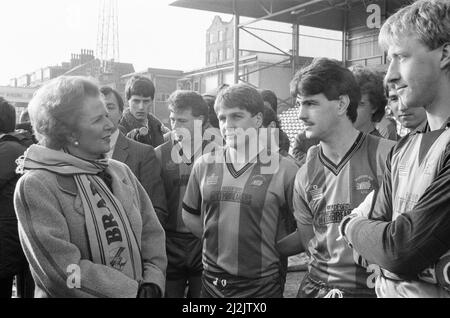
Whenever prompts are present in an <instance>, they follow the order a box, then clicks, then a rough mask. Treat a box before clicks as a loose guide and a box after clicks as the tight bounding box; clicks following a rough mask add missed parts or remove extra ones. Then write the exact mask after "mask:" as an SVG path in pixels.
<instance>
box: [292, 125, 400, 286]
mask: <svg viewBox="0 0 450 318" xmlns="http://www.w3.org/2000/svg"><path fill="white" fill-rule="evenodd" d="M393 145H394V142H393V141H390V140H387V139H382V138H378V137H375V136H372V135H369V134H364V133H359V135H358V137H357V138H356V141H355V142H354V144H353V145H352V146H351V148H350V149H349V150H348V152H347V153H346V155H345V156H344V157H343V159H342V160H341V162H340V163H339V164H334V163H333V162H332V161H331V160H330V159H328V158H327V157H326V156H325V155H324V153H323V151H322V148H321V145H320V144H319V145H317V146H313V147H312V148H310V149H309V151H308V154H307V158H306V162H305V164H304V165H303V166H302V167H301V168H300V170H299V171H298V173H297V176H296V179H295V186H294V198H293V199H294V215H295V218H296V219H297V223H299V224H302V225H307V226H312V227H313V231H314V237H313V238H312V239H311V240H310V242H309V246H308V249H309V251H310V253H311V263H310V267H309V271H310V274H311V275H312V276H313V277H315V278H317V279H319V280H320V281H322V282H324V283H325V284H328V285H330V286H336V287H337V288H347V289H356V288H368V287H367V278H368V274H369V273H367V272H366V269H365V268H363V267H361V266H359V265H357V264H355V259H354V255H353V251H352V249H351V248H349V247H348V245H347V244H346V243H345V241H344V240H337V239H338V237H339V232H338V227H339V223H340V222H341V220H342V219H343V218H344V217H345V216H346V215H348V214H350V213H351V211H352V210H353V209H354V208H356V207H358V205H359V204H360V203H361V202H362V201H363V200H364V198H365V197H366V196H367V194H369V193H370V192H371V191H372V190H377V189H378V188H379V186H380V183H381V180H382V178H383V173H384V167H385V162H386V158H387V155H388V153H389V150H390V149H391V148H392V146H393Z"/></svg>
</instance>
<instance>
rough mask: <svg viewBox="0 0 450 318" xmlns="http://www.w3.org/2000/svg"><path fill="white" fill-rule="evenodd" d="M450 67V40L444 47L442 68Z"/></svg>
mask: <svg viewBox="0 0 450 318" xmlns="http://www.w3.org/2000/svg"><path fill="white" fill-rule="evenodd" d="M449 68H450V42H448V43H445V44H444V45H443V47H442V56H441V69H443V70H444V69H449Z"/></svg>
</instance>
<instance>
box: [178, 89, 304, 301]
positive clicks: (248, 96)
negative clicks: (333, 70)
mask: <svg viewBox="0 0 450 318" xmlns="http://www.w3.org/2000/svg"><path fill="white" fill-rule="evenodd" d="M215 110H216V113H217V117H218V118H219V124H220V129H221V133H222V135H223V137H224V139H225V140H226V146H225V147H224V148H221V149H219V150H216V151H214V152H211V153H209V154H205V155H203V156H202V157H201V158H199V159H198V160H197V161H196V162H195V164H194V167H193V169H192V173H191V176H190V178H189V183H188V185H187V189H186V194H185V196H184V200H183V214H182V215H183V220H184V222H185V224H186V226H187V227H188V228H189V229H190V230H191V231H192V232H193V233H194V234H195V235H197V236H198V237H201V238H202V241H203V267H204V270H203V275H202V283H203V286H202V297H241V298H242V297H282V291H283V286H281V285H282V278H281V277H282V275H283V273H282V265H281V261H280V253H279V252H278V250H277V248H276V243H277V242H278V241H279V240H280V239H281V238H283V237H284V236H286V235H287V234H288V233H287V232H288V227H287V222H288V219H289V217H288V215H287V213H292V186H293V181H294V176H295V173H296V171H297V167H296V165H295V164H294V163H292V162H290V161H289V160H287V159H285V158H284V157H282V156H279V155H278V154H277V153H275V152H273V153H271V155H269V156H267V155H268V151H267V149H268V148H269V147H270V145H266V144H264V143H263V142H261V138H260V137H261V135H262V134H259V133H258V131H259V129H260V128H261V126H262V122H263V111H264V103H263V101H262V98H261V95H260V94H259V92H258V91H257V90H256V89H254V88H252V87H250V86H247V85H244V84H237V85H233V86H230V87H227V88H225V89H223V90H221V91H220V92H219V94H218V96H217V99H216V103H215Z"/></svg>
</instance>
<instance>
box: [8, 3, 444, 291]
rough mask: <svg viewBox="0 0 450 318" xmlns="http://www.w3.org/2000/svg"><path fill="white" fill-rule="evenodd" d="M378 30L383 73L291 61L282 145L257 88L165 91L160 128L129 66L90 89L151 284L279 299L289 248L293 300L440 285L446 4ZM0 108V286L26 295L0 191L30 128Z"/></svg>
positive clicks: (272, 98)
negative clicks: (297, 269) (145, 253)
mask: <svg viewBox="0 0 450 318" xmlns="http://www.w3.org/2000/svg"><path fill="white" fill-rule="evenodd" d="M379 42H380V45H381V46H382V47H383V48H384V49H385V50H386V52H387V56H388V59H389V67H388V70H387V73H386V74H381V73H380V72H377V71H375V70H373V69H371V68H369V67H362V66H354V67H351V68H346V67H344V66H343V65H342V63H341V62H338V61H335V60H332V59H328V58H317V59H315V60H314V61H313V62H312V63H311V64H310V65H307V66H305V67H304V68H302V69H300V70H299V71H298V72H297V73H296V74H295V76H294V78H293V79H292V81H291V84H290V92H291V95H292V97H293V99H294V100H295V105H296V106H297V107H298V118H299V120H300V121H301V122H302V123H303V124H304V127H305V128H304V131H302V132H299V134H298V135H297V137H296V138H295V143H294V144H293V145H290V144H289V139H288V137H287V136H286V134H285V133H284V132H283V131H282V125H281V124H280V121H279V119H278V117H277V97H276V95H275V94H274V93H273V92H272V91H271V90H269V89H260V90H258V89H255V88H253V87H251V86H249V85H245V84H235V85H231V86H229V85H223V86H221V87H219V88H218V89H217V90H216V92H215V93H214V94H211V93H210V94H204V95H200V94H198V93H196V92H193V91H184V90H177V91H175V92H173V93H172V94H171V96H170V98H169V99H168V101H167V105H168V110H169V121H170V126H171V127H170V129H169V128H167V127H166V126H165V125H164V124H163V123H162V122H161V120H160V119H158V118H156V117H155V116H154V115H153V114H151V113H150V109H151V107H150V106H151V105H152V103H153V100H154V97H155V86H154V84H153V83H152V81H151V80H150V79H148V78H146V77H143V76H134V77H132V78H131V79H130V80H129V81H128V83H127V85H126V88H125V92H124V96H125V101H124V100H123V99H122V97H121V94H120V93H119V92H117V91H116V90H114V89H113V88H110V87H101V89H100V92H101V95H102V100H103V102H104V105H105V107H106V109H107V112H108V118H109V120H110V121H111V122H112V125H113V130H112V134H111V141H110V150H109V152H108V153H106V154H105V156H106V158H108V159H114V160H117V161H120V162H123V163H125V164H126V165H127V166H128V167H129V168H130V169H131V171H132V172H133V173H134V175H135V176H136V177H137V179H138V180H139V182H140V183H141V185H142V186H143V188H144V189H145V191H146V193H147V194H148V197H149V198H150V200H151V203H152V204H153V207H154V210H155V212H156V215H157V217H158V220H159V222H160V224H161V225H162V227H163V228H164V231H165V244H166V254H167V268H166V272H165V278H166V282H165V292H164V295H159V296H164V297H170V298H173V297H176V298H181V297H193V298H196V297H206V298H216V297H218V298H219V297H239V298H246V297H282V296H283V291H284V285H285V281H286V270H287V258H288V257H289V256H291V255H295V254H298V253H300V252H306V253H307V254H308V256H309V258H310V262H309V264H308V273H307V274H306V276H305V278H304V279H303V281H302V282H301V285H300V286H299V290H298V297H449V296H450V283H449V282H450V266H449V264H450V256H449V249H450V231H449V226H450V194H449V193H450V191H449V187H450V183H449V178H450V130H449V129H448V127H449V126H450V122H449V118H450V104H449V100H450V3H449V2H448V1H446V0H419V1H416V2H414V3H413V4H411V5H409V6H407V7H405V8H402V9H400V10H399V11H398V12H397V13H395V14H394V15H392V16H391V17H389V18H388V20H387V21H386V22H385V23H384V25H383V26H382V28H381V30H380V38H379ZM0 105H1V108H0V115H1V116H0V129H1V130H0V162H2V165H1V166H0V173H1V175H0V187H1V191H0V206H1V215H0V252H1V256H2V258H1V259H0V265H1V267H0V297H10V296H11V290H12V281H13V277H14V276H15V275H17V277H18V278H19V279H17V289H18V294H19V296H22V297H30V296H31V295H32V290H33V281H32V278H31V276H30V273H29V270H28V264H27V259H26V257H25V256H24V254H23V252H22V249H21V245H20V242H19V237H18V233H17V219H16V217H15V212H14V204H13V194H14V189H15V184H16V182H17V180H18V178H19V177H20V176H19V175H18V174H16V173H15V160H16V159H17V158H18V157H19V156H20V155H22V154H23V153H24V151H25V150H26V149H27V147H28V146H29V145H30V144H32V143H34V142H36V141H35V139H34V137H33V134H32V133H33V131H32V129H31V128H30V127H29V124H27V123H26V122H27V120H26V119H24V120H21V121H24V122H25V123H22V124H20V125H21V126H20V127H14V124H15V110H14V108H13V107H12V106H11V105H10V104H9V103H8V102H7V101H6V100H4V99H0ZM386 109H388V110H389V111H388V112H386ZM398 125H401V126H402V127H404V128H407V129H408V133H407V134H406V135H403V136H400V135H399V131H400V130H399V129H397V126H398ZM16 128H18V129H16ZM20 282H22V283H20ZM153 295H158V292H155V293H154V294H153Z"/></svg>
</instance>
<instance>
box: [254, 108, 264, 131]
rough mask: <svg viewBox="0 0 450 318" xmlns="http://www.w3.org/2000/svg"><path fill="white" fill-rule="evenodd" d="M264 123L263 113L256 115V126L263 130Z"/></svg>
mask: <svg viewBox="0 0 450 318" xmlns="http://www.w3.org/2000/svg"><path fill="white" fill-rule="evenodd" d="M262 123H263V114H262V112H259V113H256V115H255V124H256V128H261V127H262Z"/></svg>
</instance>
